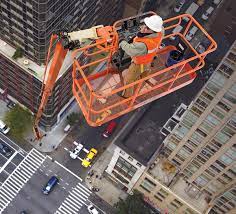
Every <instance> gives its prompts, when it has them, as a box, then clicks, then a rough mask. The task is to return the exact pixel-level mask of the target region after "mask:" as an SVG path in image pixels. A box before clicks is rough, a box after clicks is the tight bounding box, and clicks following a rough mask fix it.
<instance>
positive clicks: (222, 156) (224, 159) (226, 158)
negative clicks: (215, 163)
mask: <svg viewBox="0 0 236 214" xmlns="http://www.w3.org/2000/svg"><path fill="white" fill-rule="evenodd" d="M219 160H221V161H222V162H223V163H224V164H226V165H230V164H231V163H232V162H233V160H232V159H231V158H230V157H228V156H226V155H221V156H220V158H219Z"/></svg>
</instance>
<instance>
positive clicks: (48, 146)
mask: <svg viewBox="0 0 236 214" xmlns="http://www.w3.org/2000/svg"><path fill="white" fill-rule="evenodd" d="M72 112H76V113H80V108H79V107H78V105H77V103H76V102H75V103H74V105H73V106H72V108H71V109H70V110H69V112H68V114H70V113H72ZM68 114H67V115H68ZM67 124H68V123H67V119H66V116H64V118H63V119H62V120H61V121H60V123H59V124H58V125H56V127H54V128H53V130H51V131H50V132H47V135H46V136H45V137H43V138H42V139H41V140H40V141H33V140H32V139H34V138H35V136H34V133H33V131H32V132H31V133H29V134H28V136H27V137H26V138H25V139H26V140H27V141H28V142H29V143H30V144H31V145H32V146H34V148H36V149H37V150H39V151H41V152H46V153H49V152H53V151H54V150H55V149H56V148H57V147H58V146H59V144H60V143H61V142H62V141H63V139H64V138H65V137H66V136H67V134H68V133H65V132H64V128H65V127H66V125H67Z"/></svg>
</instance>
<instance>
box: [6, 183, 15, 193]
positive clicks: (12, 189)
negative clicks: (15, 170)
mask: <svg viewBox="0 0 236 214" xmlns="http://www.w3.org/2000/svg"><path fill="white" fill-rule="evenodd" d="M5 185H6V186H7V187H8V189H11V191H12V192H13V193H15V192H16V190H15V189H14V188H13V187H12V186H11V184H10V183H6V184H5Z"/></svg>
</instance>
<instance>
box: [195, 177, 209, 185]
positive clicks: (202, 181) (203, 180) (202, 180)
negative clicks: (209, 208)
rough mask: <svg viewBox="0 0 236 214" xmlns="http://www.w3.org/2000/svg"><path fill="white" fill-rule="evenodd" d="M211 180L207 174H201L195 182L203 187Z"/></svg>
mask: <svg viewBox="0 0 236 214" xmlns="http://www.w3.org/2000/svg"><path fill="white" fill-rule="evenodd" d="M209 181H210V179H209V178H207V177H206V176H205V175H201V176H199V177H197V179H196V180H195V183H196V184H197V185H198V186H199V187H203V186H205V185H206V184H207V183H208V182H209Z"/></svg>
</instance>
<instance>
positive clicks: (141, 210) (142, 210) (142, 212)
mask: <svg viewBox="0 0 236 214" xmlns="http://www.w3.org/2000/svg"><path fill="white" fill-rule="evenodd" d="M115 208H116V214H150V213H151V211H150V209H149V208H148V207H147V206H145V203H144V201H143V194H142V193H140V192H138V191H137V190H134V194H133V195H129V196H128V197H127V198H126V200H123V199H120V200H119V201H118V202H117V203H116V204H115Z"/></svg>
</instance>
